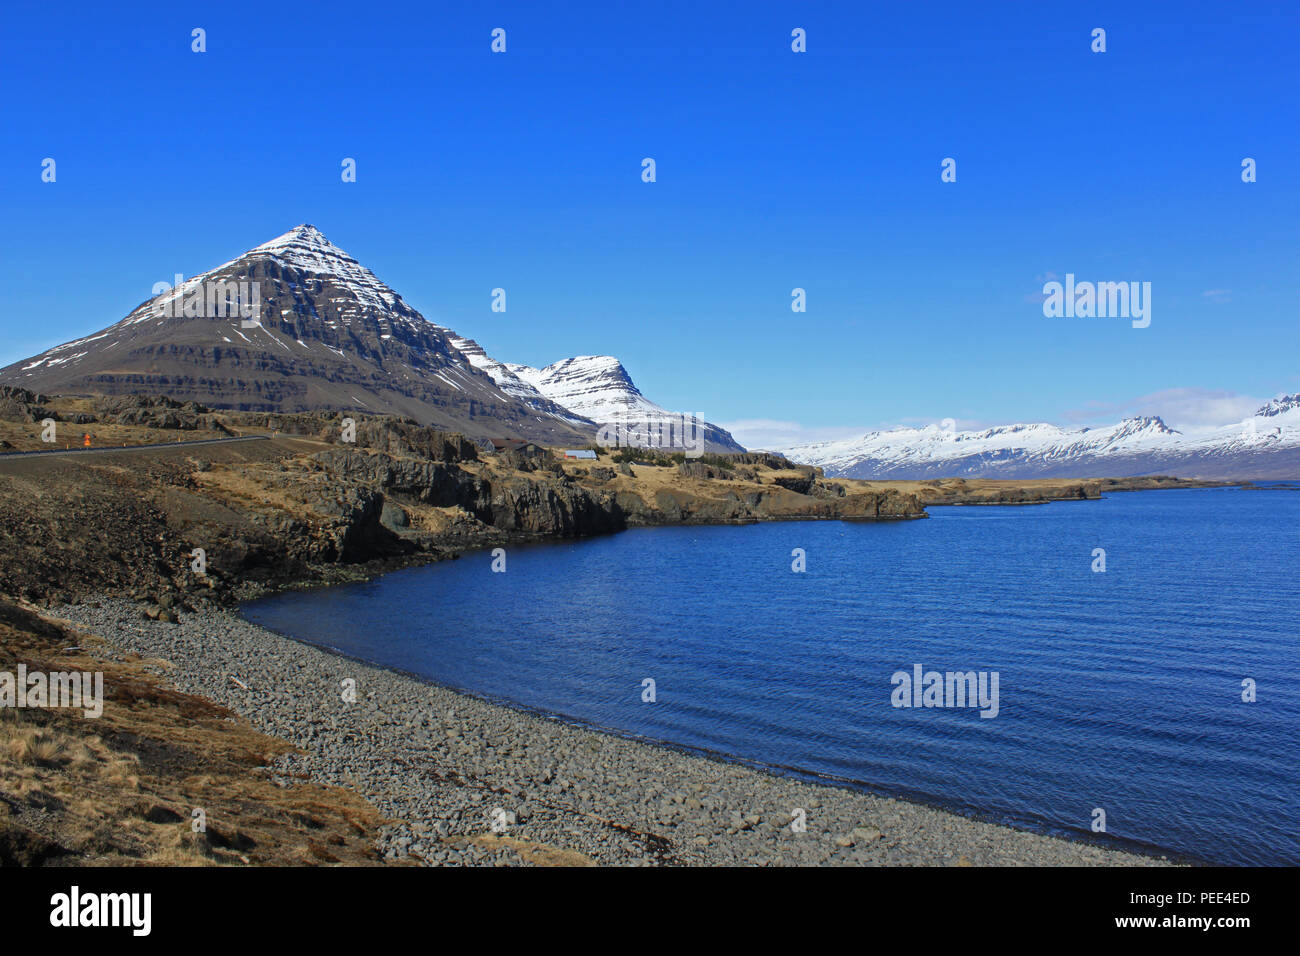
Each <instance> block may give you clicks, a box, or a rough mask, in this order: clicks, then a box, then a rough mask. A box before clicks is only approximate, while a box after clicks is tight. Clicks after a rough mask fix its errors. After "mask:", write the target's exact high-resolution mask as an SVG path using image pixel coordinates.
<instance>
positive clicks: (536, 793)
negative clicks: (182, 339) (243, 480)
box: [48, 598, 1168, 866]
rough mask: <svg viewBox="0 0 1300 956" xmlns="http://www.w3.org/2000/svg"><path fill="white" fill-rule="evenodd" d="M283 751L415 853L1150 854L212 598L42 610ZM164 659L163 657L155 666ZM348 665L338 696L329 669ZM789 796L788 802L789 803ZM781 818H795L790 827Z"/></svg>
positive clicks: (1092, 858) (506, 856)
mask: <svg viewBox="0 0 1300 956" xmlns="http://www.w3.org/2000/svg"><path fill="white" fill-rule="evenodd" d="M48 613H49V614H50V615H51V616H53V617H55V618H57V619H61V620H64V621H66V622H68V624H69V625H71V626H72V627H74V628H76V629H79V630H82V631H84V632H87V633H90V634H93V635H95V636H97V637H98V638H100V639H102V640H103V641H104V642H105V643H104V647H103V651H102V653H104V654H105V656H107V657H109V658H117V659H123V658H132V656H133V655H138V656H139V657H141V658H144V659H146V660H148V661H150V662H151V663H150V666H151V668H152V669H154V670H155V671H156V672H157V673H158V674H159V675H160V676H161V677H163V678H164V679H165V680H166V681H168V682H172V683H174V684H175V686H176V688H177V689H178V690H180V691H183V692H186V693H191V694H195V695H198V696H200V697H203V698H207V699H209V700H211V701H213V702H215V703H217V704H219V705H222V706H224V707H227V708H229V709H230V710H231V711H233V712H235V713H237V714H239V715H241V716H243V717H244V718H246V719H247V720H248V721H249V722H250V723H251V724H252V725H253V726H254V727H255V728H257V729H258V730H261V731H262V732H264V733H266V734H269V735H271V736H274V737H278V738H281V739H283V740H286V741H288V742H290V743H291V744H293V745H295V747H297V748H299V751H300V752H297V753H291V754H287V755H284V756H281V757H279V758H278V759H277V760H276V762H275V763H274V764H273V765H272V767H273V770H272V772H273V773H274V774H275V779H276V780H277V781H278V782H279V783H281V784H283V785H286V786H287V785H291V784H292V783H293V782H294V781H299V780H302V779H312V780H315V781H318V782H321V783H325V784H331V785H337V786H341V787H345V788H347V789H349V790H352V791H354V792H355V793H357V794H359V795H361V796H363V797H365V798H366V799H367V800H369V801H370V803H372V804H373V805H374V806H375V807H376V808H377V809H378V810H379V811H380V812H381V813H382V814H383V815H384V816H385V817H387V818H390V820H391V821H392V822H391V823H389V824H388V825H386V826H385V827H384V828H383V829H382V830H381V831H380V835H379V839H378V847H377V849H378V851H379V853H380V854H381V855H382V856H383V858H384V859H386V860H388V861H403V860H409V861H413V862H423V863H426V864H429V865H514V864H561V865H565V864H568V865H573V864H587V863H594V864H597V865H934V866H944V865H958V866H964V865H974V866H988V865H1074V866H1078V865H1088V866H1091V865H1116V866H1133V865H1162V864H1166V863H1167V862H1168V861H1167V860H1165V859H1164V858H1163V857H1149V856H1142V855H1136V854H1132V853H1128V852H1124V851H1120V850H1113V849H1109V848H1104V847H1101V846H1096V845H1092V844H1088V843H1083V842H1073V841H1070V840H1065V839H1060V838H1056V837H1051V836H1046V835H1042V834H1036V833H1029V832H1025V831H1020V830H1015V829H1012V828H1009V827H1005V826H1001V825H997V824H992V823H986V822H982V821H977V820H971V819H967V818H965V817H962V816H959V815H957V814H954V813H951V812H948V811H945V810H941V809H936V808H933V807H929V806H924V805H921V804H917V803H909V802H906V801H902V800H896V799H890V798H885V797H879V796H875V795H871V794H867V793H862V792H858V791H854V790H848V789H841V788H838V787H834V786H829V785H825V784H819V783H812V782H807V781H805V780H800V779H794V778H790V777H783V776H777V775H774V774H770V773H767V772H764V771H762V770H758V769H754V768H751V767H748V766H744V765H740V764H736V763H729V762H725V761H722V760H719V759H714V758H711V757H706V756H699V755H695V754H690V753H684V752H680V751H677V750H673V749H670V748H668V747H664V746H659V745H654V744H650V743H646V742H642V741H638V740H632V739H627V738H623V737H619V736H615V735H612V734H607V733H602V732H598V731H595V730H591V729H588V728H584V727H579V726H573V725H570V724H566V723H563V722H560V721H558V720H555V719H550V718H548V717H546V716H543V715H538V714H532V713H526V712H523V711H519V710H515V709H512V708H510V707H507V706H503V705H500V704H495V703H490V702H487V701H484V700H480V699H478V698H475V697H471V696H468V695H465V694H461V693H458V692H455V691H452V690H450V689H447V688H444V687H440V686H437V685H433V684H430V683H427V682H424V681H421V680H418V679H416V678H414V677H411V676H408V675H405V674H401V673H397V672H393V671H388V670H385V669H382V668H379V667H374V666H370V665H367V664H364V663H362V662H359V661H355V660H352V659H350V658H345V657H341V656H338V655H335V654H331V653H329V652H327V651H325V650H322V649H319V648H316V647H312V646H309V645H306V644H302V643H299V642H297V641H294V640H290V639H288V638H285V637H283V636H280V635H277V634H274V633H272V632H270V631H267V630H265V629H263V628H260V627H257V626H255V625H253V624H251V623H249V622H247V621H245V620H244V619H242V618H241V617H239V616H238V615H237V614H235V613H233V612H231V611H228V610H223V609H204V610H201V611H197V612H193V613H191V612H186V611H181V612H180V613H179V614H178V615H177V617H178V621H177V622H176V623H171V622H167V621H157V620H147V619H144V618H142V616H141V614H140V609H139V606H138V605H137V604H135V603H133V602H129V601H124V600H118V599H112V598H103V599H99V600H93V601H87V602H82V603H79V604H75V605H65V606H60V607H55V608H51V609H50V610H49V612H48ZM164 662H165V663H164ZM347 680H351V681H355V702H348V701H345V700H344V691H343V682H344V681H347ZM800 810H802V811H803V813H802V814H798V811H800ZM796 816H799V817H801V818H803V819H806V831H805V832H795V829H794V828H792V826H791V823H792V822H793V821H794V819H795V818H796Z"/></svg>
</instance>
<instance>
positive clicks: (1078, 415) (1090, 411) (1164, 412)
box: [1065, 388, 1267, 430]
mask: <svg viewBox="0 0 1300 956" xmlns="http://www.w3.org/2000/svg"><path fill="white" fill-rule="evenodd" d="M1266 401H1267V399H1263V398H1258V397H1256V396H1253V395H1240V394H1238V393H1236V392H1230V391H1226V390H1223V389H1208V388H1167V389H1164V390H1162V391H1159V392H1152V393H1151V394H1150V395H1142V396H1139V397H1137V398H1133V399H1129V400H1128V401H1122V402H1089V403H1088V404H1087V405H1086V406H1084V407H1083V408H1077V409H1071V410H1070V411H1068V412H1066V413H1065V418H1066V420H1067V421H1069V422H1071V423H1074V424H1088V425H1093V424H1109V423H1111V422H1114V421H1116V420H1117V419H1120V418H1131V417H1133V416H1135V415H1159V416H1160V417H1161V418H1162V419H1164V421H1165V423H1166V424H1167V425H1169V426H1170V427H1171V428H1178V429H1184V430H1186V429H1196V428H1209V427H1212V426H1216V425H1228V424H1231V423H1233V422H1239V421H1242V420H1243V419H1246V418H1249V417H1250V416H1251V415H1252V414H1254V412H1255V410H1256V409H1257V408H1259V407H1260V406H1261V405H1263V404H1264V403H1265V402H1266Z"/></svg>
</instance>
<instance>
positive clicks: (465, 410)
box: [0, 224, 740, 449]
mask: <svg viewBox="0 0 1300 956" xmlns="http://www.w3.org/2000/svg"><path fill="white" fill-rule="evenodd" d="M240 306H242V307H243V311H242V312H241V310H240V308H239V307H240ZM254 312H255V313H256V314H255V315H254ZM570 361H575V362H582V361H585V360H579V359H575V360H570ZM608 362H611V363H612V364H613V366H614V368H616V369H617V370H618V373H620V374H621V377H622V382H623V385H622V386H621V388H622V389H623V391H625V392H628V393H629V394H631V395H634V396H635V397H636V398H637V399H638V400H639V401H640V402H641V403H643V404H644V406H645V409H646V410H647V412H646V413H647V414H649V413H650V412H651V411H654V412H658V413H662V414H663V415H667V414H668V413H667V412H664V410H663V409H660V408H659V407H658V406H657V405H654V404H653V403H650V402H647V401H646V400H645V399H644V398H642V397H641V394H640V392H638V391H637V390H636V387H635V386H634V385H632V383H631V380H630V379H628V378H627V373H626V372H624V371H623V369H622V366H621V365H619V364H618V362H617V361H615V360H613V359H609V360H608ZM559 364H564V363H559ZM552 367H553V368H554V366H552ZM523 368H524V367H523V366H507V365H504V364H503V363H501V362H498V361H497V360H495V359H493V358H492V357H490V356H489V355H487V353H486V352H484V350H483V349H482V348H481V347H480V346H479V345H478V343H476V342H474V341H473V340H472V339H468V338H465V337H463V336H460V335H457V334H456V333H455V332H453V331H452V330H450V329H447V328H443V327H442V326H440V325H436V324H435V323H433V322H430V321H429V320H427V319H426V318H425V317H424V316H423V315H421V314H420V313H419V312H417V311H416V310H415V309H413V308H411V306H409V305H407V303H406V302H404V301H403V300H402V297H401V296H400V295H398V294H397V293H396V292H395V291H393V289H391V288H389V287H388V286H387V285H385V284H384V283H383V282H382V281H380V280H379V279H378V278H377V277H376V276H375V274H374V273H373V272H371V271H370V270H369V269H367V268H365V267H364V266H362V265H361V264H360V263H359V262H357V260H356V259H354V258H352V257H351V256H350V255H348V254H347V253H346V252H344V251H343V250H342V249H340V248H339V247H338V246H336V245H334V244H333V243H332V242H330V241H329V240H328V239H327V238H325V236H324V235H323V234H322V233H321V232H320V230H318V229H316V228H315V227H314V226H310V225H305V224H304V225H301V226H297V227H296V228H294V229H291V230H289V231H288V232H286V233H285V234H284V235H282V236H278V237H276V238H275V239H272V240H271V241H270V242H266V243H263V244H262V245H260V246H257V247H256V248H254V249H251V250H249V251H248V252H246V253H245V254H244V255H242V256H240V257H239V258H237V259H234V260H231V261H230V262H227V263H225V264H224V265H221V266H218V267H217V268H215V269H212V270H210V271H208V272H204V273H202V274H200V275H197V276H194V277H192V278H190V279H187V280H184V281H182V282H181V283H179V284H178V285H177V286H176V287H175V288H170V289H167V290H165V291H163V292H162V293H160V294H159V295H156V296H154V297H153V298H151V299H149V300H148V301H146V302H144V303H142V304H141V305H139V306H138V307H137V308H135V309H134V310H133V311H132V312H131V313H130V314H129V315H127V316H126V318H124V319H122V320H121V321H120V322H118V323H116V324H115V325H112V326H109V327H108V328H106V329H102V330H100V331H98V332H96V333H94V334H92V335H88V336H86V337H84V338H80V339H77V340H75V341H73V342H68V343H66V344H64V345H59V346H55V347H54V348H52V349H49V350H48V351H46V352H43V353H41V354H40V355H37V356H33V357H32V358H29V359H25V360H23V361H21V362H16V363H14V364H13V365H10V366H9V367H7V368H4V369H0V381H3V382H5V383H9V384H13V385H18V386H21V387H24V388H28V389H32V390H35V391H41V392H47V393H55V394H121V393H129V392H150V393H162V394H167V395H170V396H171V397H173V398H176V399H179V400H181V401H191V400H192V401H198V402H201V403H203V404H205V405H208V406H211V407H215V408H237V409H243V410H249V411H280V412H294V411H307V410H311V409H337V410H355V411H366V412H374V413H388V414H397V415H405V416H409V417H411V418H414V419H416V420H417V421H420V422H422V423H427V424H432V425H437V426H439V427H443V428H450V429H455V430H457V431H461V432H464V433H466V434H468V435H471V436H476V437H477V436H489V437H500V436H521V437H524V438H529V439H531V440H534V441H539V442H544V443H548V444H587V443H589V442H591V441H592V440H594V438H595V437H596V432H597V427H598V423H597V421H595V420H594V419H592V418H590V417H588V416H587V414H586V412H587V411H590V412H592V413H593V414H600V413H601V409H602V405H601V402H600V401H599V396H597V395H595V394H594V393H593V394H590V395H588V396H587V397H586V399H584V400H583V401H581V402H579V403H578V405H579V406H580V407H579V408H574V407H570V406H569V405H567V404H566V403H565V402H562V401H560V400H558V399H557V398H555V397H553V396H552V394H551V392H550V391H549V390H539V389H538V388H536V387H535V386H534V385H533V384H532V383H531V382H530V381H525V380H524V379H522V378H520V377H519V376H517V375H516V374H515V372H514V371H513V370H512V369H523ZM529 371H532V370H529ZM565 394H566V395H568V393H565ZM609 395H610V401H611V402H612V403H614V404H617V402H618V401H619V399H618V397H617V395H615V393H614V392H610V393H609ZM715 431H716V432H717V433H718V435H719V436H721V437H719V438H718V439H717V440H716V441H715V444H716V445H718V446H722V445H728V446H729V447H733V448H737V449H738V448H739V447H740V446H739V445H736V444H735V442H734V440H732V439H731V436H730V435H727V434H726V432H723V431H721V429H715Z"/></svg>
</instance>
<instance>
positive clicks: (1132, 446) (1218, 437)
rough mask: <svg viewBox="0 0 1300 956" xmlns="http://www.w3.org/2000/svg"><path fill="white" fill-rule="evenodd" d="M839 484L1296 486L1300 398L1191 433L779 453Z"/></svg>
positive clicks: (909, 443)
mask: <svg viewBox="0 0 1300 956" xmlns="http://www.w3.org/2000/svg"><path fill="white" fill-rule="evenodd" d="M776 450H778V451H781V452H782V453H784V454H786V455H787V456H789V457H790V458H791V459H793V460H794V461H798V462H803V463H805V464H811V465H819V466H821V467H822V468H823V469H825V471H826V474H827V476H830V477H839V478H881V479H884V478H894V479H925V478H949V477H968V478H1097V477H1107V478H1125V477H1130V476H1133V475H1152V474H1166V475H1177V476H1179V477H1184V478H1225V479H1228V478H1232V479H1236V478H1241V479H1245V478H1258V479H1270V478H1271V479H1296V478H1300V395H1286V396H1283V397H1281V398H1277V399H1274V400H1273V401H1271V402H1268V403H1267V404H1266V405H1264V406H1263V407H1262V408H1260V409H1259V410H1258V411H1256V412H1255V414H1254V415H1253V416H1251V417H1250V418H1248V419H1246V420H1245V421H1243V422H1239V423H1236V424H1232V425H1226V426H1223V427H1221V428H1212V429H1199V430H1197V431H1194V432H1188V433H1186V434H1184V433H1183V432H1178V431H1175V430H1174V429H1172V428H1170V427H1169V426H1167V425H1166V424H1165V423H1164V422H1163V421H1161V420H1160V419H1159V418H1153V417H1145V418H1129V419H1125V420H1124V421H1122V422H1120V423H1119V424H1117V425H1108V426H1105V427H1102V428H1075V429H1066V428H1058V427H1057V426H1055V425H1048V424H1034V425H1004V426H999V427H997V428H988V429H983V430H980V431H957V430H956V429H955V428H951V427H950V428H942V427H940V426H937V425H929V426H926V427H925V428H898V429H893V430H890V431H874V432H868V433H867V434H865V435H863V436H861V437H859V438H849V439H845V440H842V441H826V442H808V443H804V444H799V445H791V446H789V447H786V448H781V449H776Z"/></svg>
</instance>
